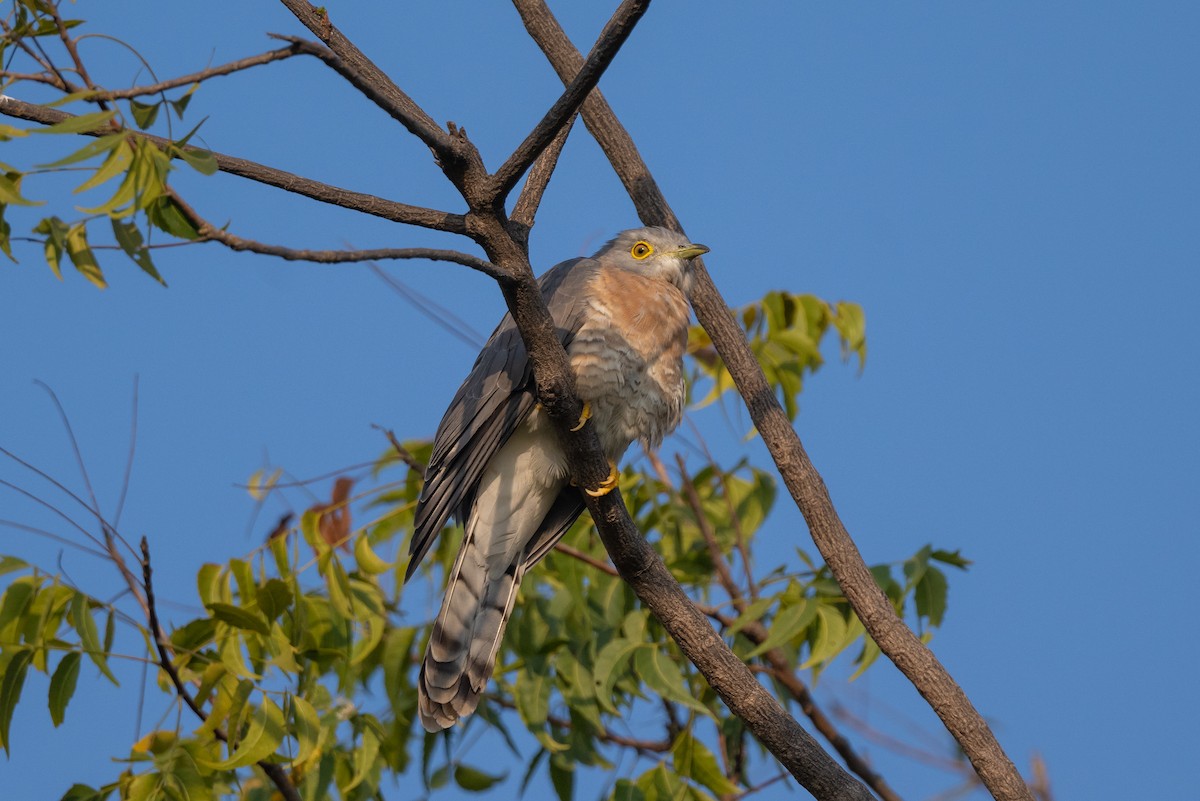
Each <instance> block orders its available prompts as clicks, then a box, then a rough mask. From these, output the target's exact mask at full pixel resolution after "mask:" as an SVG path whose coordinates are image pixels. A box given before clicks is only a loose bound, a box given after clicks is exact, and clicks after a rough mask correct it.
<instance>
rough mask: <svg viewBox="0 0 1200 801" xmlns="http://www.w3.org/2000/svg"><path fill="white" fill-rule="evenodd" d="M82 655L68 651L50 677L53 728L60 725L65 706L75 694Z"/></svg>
mask: <svg viewBox="0 0 1200 801" xmlns="http://www.w3.org/2000/svg"><path fill="white" fill-rule="evenodd" d="M82 661H83V654H81V653H79V652H78V651H68V652H67V653H66V654H64V655H63V658H62V659H61V660H59V663H58V667H56V668H55V669H54V675H53V676H51V677H50V721H51V722H52V723H53V724H54V726H55V728H57V727H58V726H59V725H61V724H62V722H63V718H64V716H65V715H66V713H67V704H68V703H69V702H70V700H71V696H73V695H74V694H75V682H76V681H77V680H78V679H79V665H80V663H81V662H82Z"/></svg>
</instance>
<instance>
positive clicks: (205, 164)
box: [177, 147, 218, 175]
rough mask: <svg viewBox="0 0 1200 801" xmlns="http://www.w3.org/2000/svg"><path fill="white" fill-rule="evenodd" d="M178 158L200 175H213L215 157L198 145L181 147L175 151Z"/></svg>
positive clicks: (215, 163)
mask: <svg viewBox="0 0 1200 801" xmlns="http://www.w3.org/2000/svg"><path fill="white" fill-rule="evenodd" d="M177 152H178V153H179V158H181V159H183V160H184V161H185V162H187V163H188V165H189V166H191V168H192V169H193V170H195V171H196V172H198V173H200V174H201V175H213V174H214V173H216V171H217V166H218V165H217V157H216V156H214V155H213V154H212V153H210V152H209V151H207V150H201V149H200V148H198V147H181V148H179V150H178V151H177Z"/></svg>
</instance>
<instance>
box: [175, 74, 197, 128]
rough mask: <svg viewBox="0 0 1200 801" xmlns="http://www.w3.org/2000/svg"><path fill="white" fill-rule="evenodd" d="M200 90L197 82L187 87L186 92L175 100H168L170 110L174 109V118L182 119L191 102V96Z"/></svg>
mask: <svg viewBox="0 0 1200 801" xmlns="http://www.w3.org/2000/svg"><path fill="white" fill-rule="evenodd" d="M199 88H200V83H199V81H197V82H196V83H194V84H192V85H191V86H190V87H188V90H187V91H186V92H184V93H183V95H181V96H180V97H178V98H177V99H175V100H169V101H167V102H169V103H170V104H171V108H173V109H175V116H177V117H179V119H181V120H182V119H183V112H185V111H187V107H188V104H189V103H191V102H192V94H193V93H194V92H195V91H196V90H197V89H199Z"/></svg>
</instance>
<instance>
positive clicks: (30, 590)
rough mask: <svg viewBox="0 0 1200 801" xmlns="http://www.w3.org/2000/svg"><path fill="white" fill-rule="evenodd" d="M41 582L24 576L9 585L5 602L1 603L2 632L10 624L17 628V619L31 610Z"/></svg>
mask: <svg viewBox="0 0 1200 801" xmlns="http://www.w3.org/2000/svg"><path fill="white" fill-rule="evenodd" d="M39 581H40V580H39V579H37V578H36V577H34V576H22V577H21V578H19V579H17V580H16V581H14V582H12V583H11V584H10V585H8V589H6V590H5V591H4V602H3V603H0V631H3V630H4V629H5V628H6V627H8V626H9V625H10V624H14V627H15V624H16V621H17V619H18V618H20V617H21V616H22V615H24V614H25V610H26V609H28V608H29V603H30V601H32V600H33V594H34V591H35V590H36V589H37V585H38V583H39Z"/></svg>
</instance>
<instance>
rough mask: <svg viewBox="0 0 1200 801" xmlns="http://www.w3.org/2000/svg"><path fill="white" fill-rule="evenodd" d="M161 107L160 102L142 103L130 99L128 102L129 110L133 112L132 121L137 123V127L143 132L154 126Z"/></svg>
mask: <svg viewBox="0 0 1200 801" xmlns="http://www.w3.org/2000/svg"><path fill="white" fill-rule="evenodd" d="M161 105H162V101H159V102H157V103H142V102H139V101H137V100H133V99H131V100H130V101H129V110H130V111H131V112H133V121H134V122H135V123H137V127H139V128H141V129H142V130H143V131H144V130H146V129H147V128H149V127H150V126H151V125H153V124H154V121H155V120H156V119H158V108H159V106H161Z"/></svg>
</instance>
